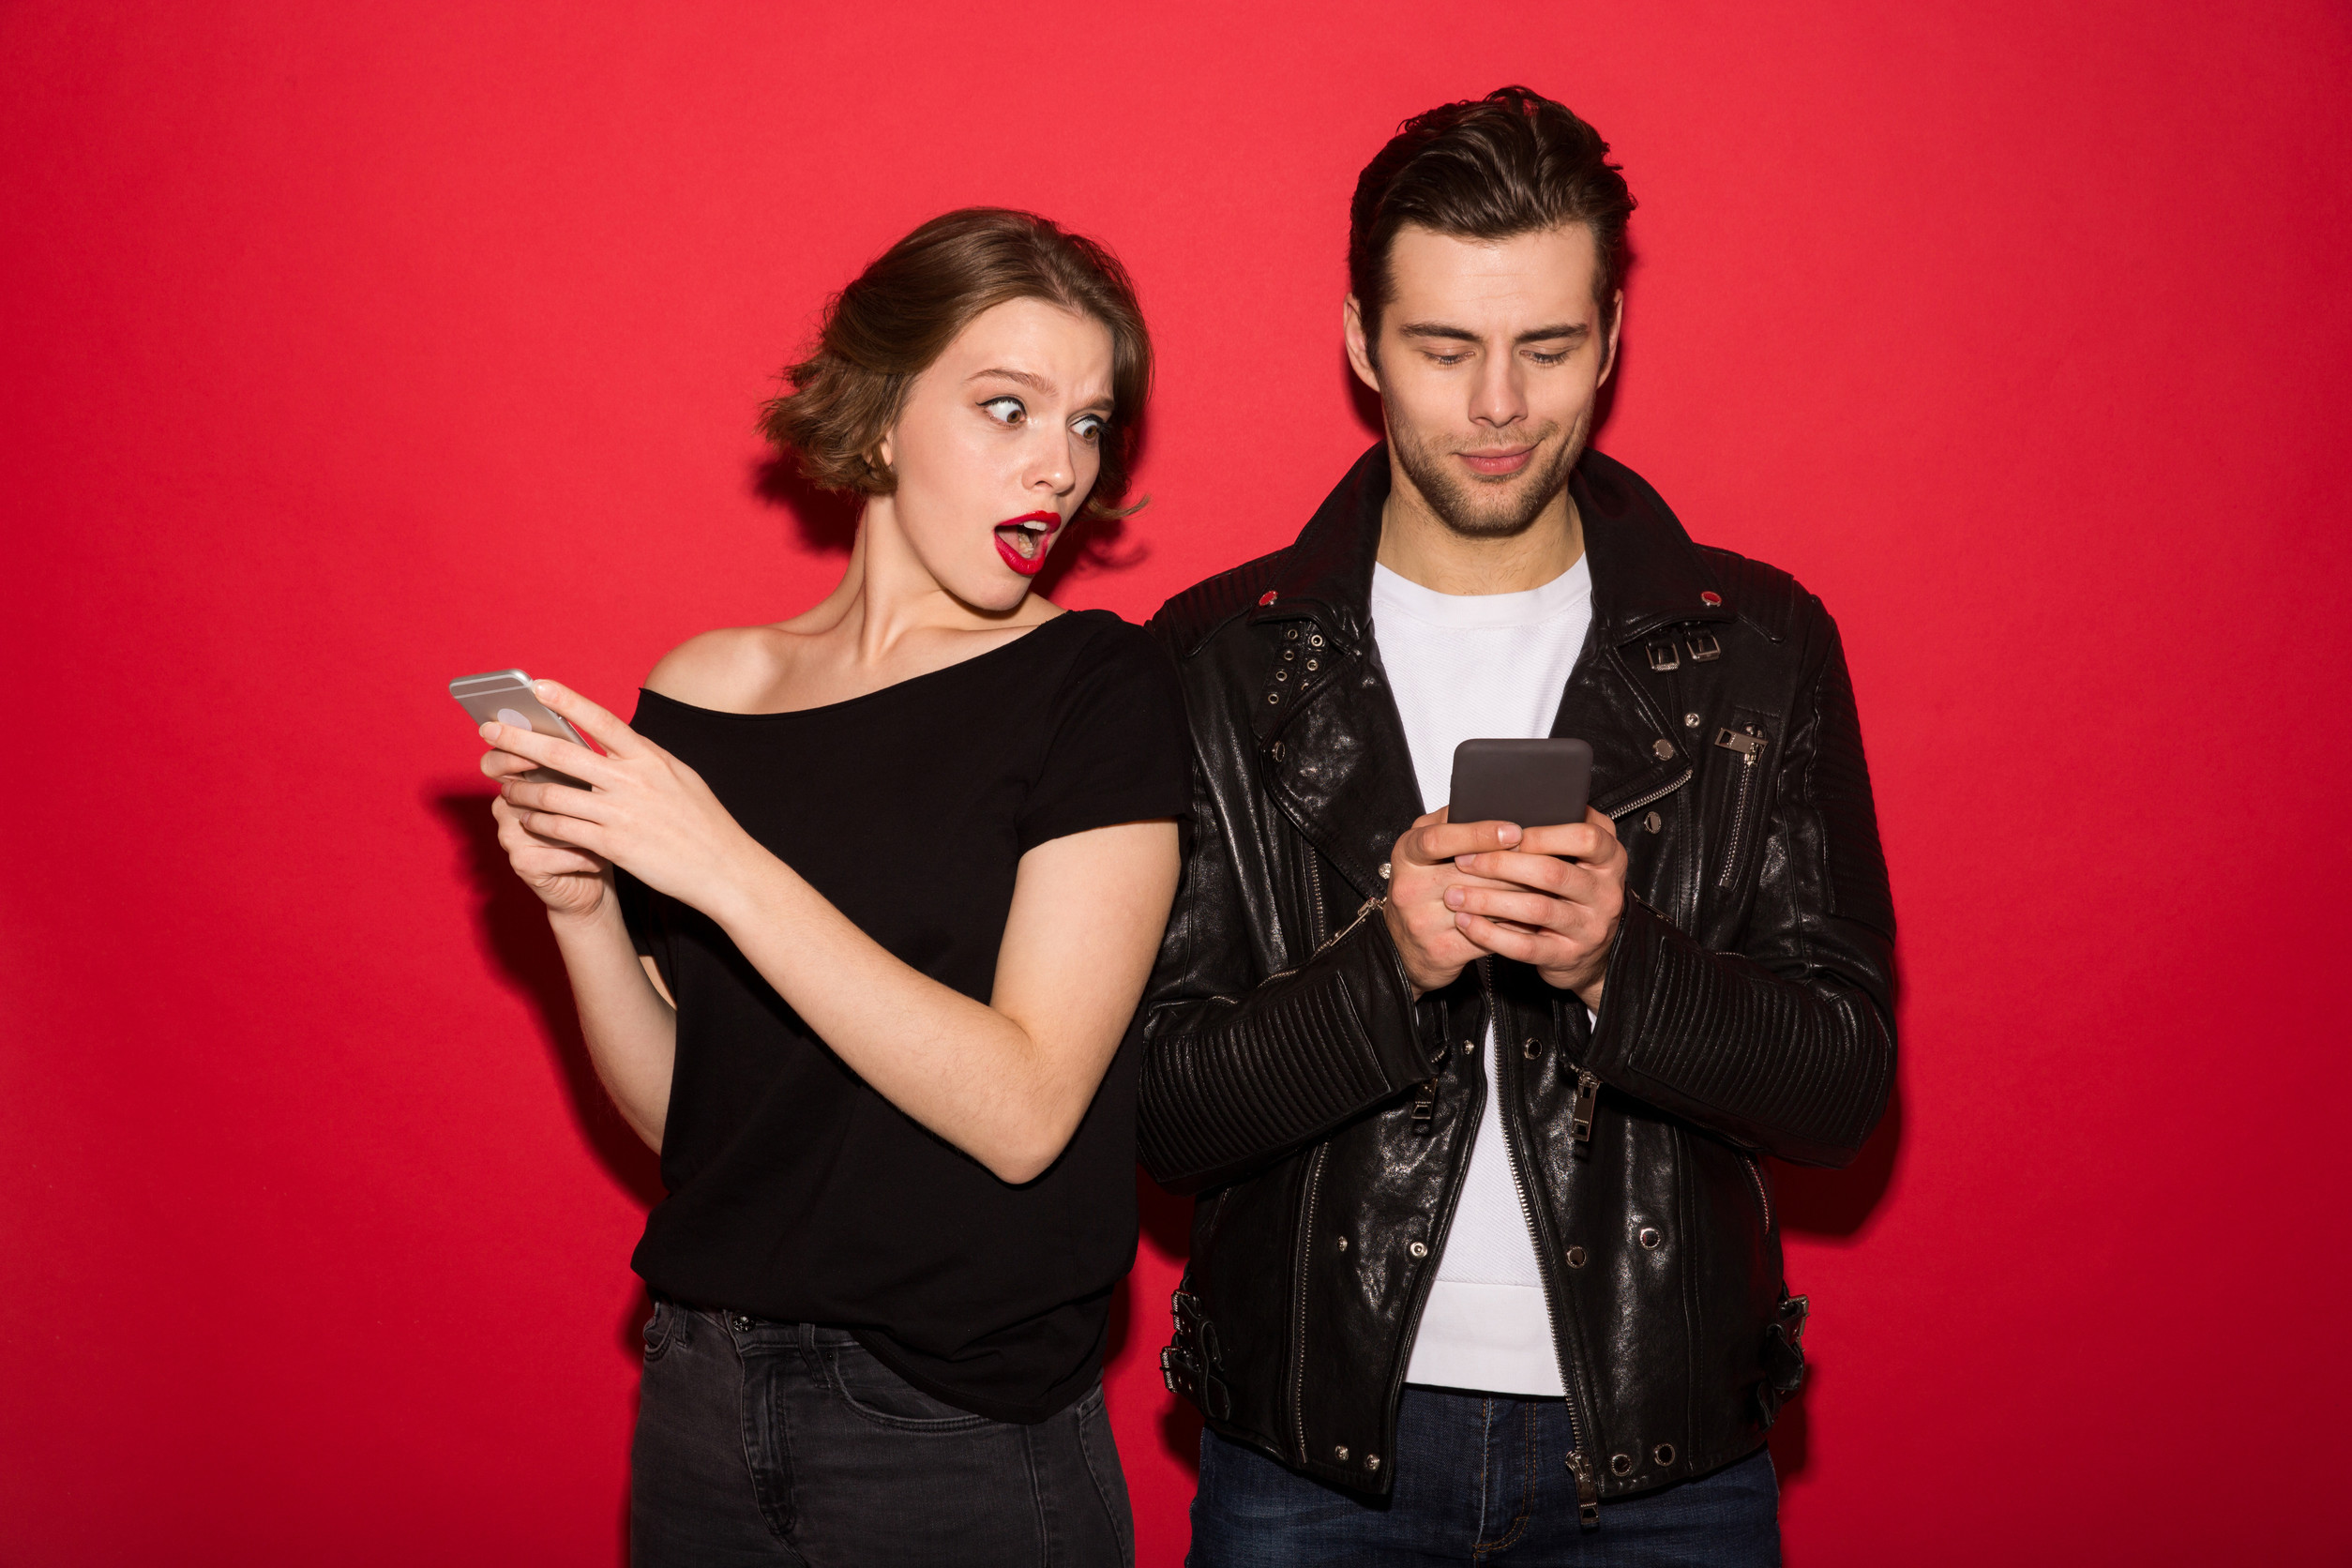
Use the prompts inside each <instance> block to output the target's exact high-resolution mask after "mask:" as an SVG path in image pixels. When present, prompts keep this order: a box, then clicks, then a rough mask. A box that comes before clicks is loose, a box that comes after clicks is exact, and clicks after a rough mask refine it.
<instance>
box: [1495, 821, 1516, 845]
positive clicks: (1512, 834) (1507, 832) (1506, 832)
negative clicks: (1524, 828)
mask: <svg viewBox="0 0 2352 1568" xmlns="http://www.w3.org/2000/svg"><path fill="white" fill-rule="evenodd" d="M1495 837H1498V838H1500V839H1501V840H1502V841H1503V842H1504V843H1506V844H1515V843H1517V842H1518V841H1519V824H1518V823H1516V822H1505V823H1503V824H1502V831H1501V832H1500V833H1499V834H1497V835H1496V836H1495Z"/></svg>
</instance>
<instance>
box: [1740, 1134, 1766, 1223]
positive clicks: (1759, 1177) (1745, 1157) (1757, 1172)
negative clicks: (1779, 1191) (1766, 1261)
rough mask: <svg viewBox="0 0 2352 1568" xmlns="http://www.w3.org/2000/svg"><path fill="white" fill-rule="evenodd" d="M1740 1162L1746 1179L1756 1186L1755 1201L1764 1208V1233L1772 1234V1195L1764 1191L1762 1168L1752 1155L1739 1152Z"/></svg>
mask: <svg viewBox="0 0 2352 1568" xmlns="http://www.w3.org/2000/svg"><path fill="white" fill-rule="evenodd" d="M1740 1162H1741V1164H1742V1165H1744V1166H1746V1167H1747V1168H1748V1179H1749V1180H1751V1181H1753V1182H1754V1183H1755V1184H1756V1201H1757V1202H1758V1203H1760V1204H1762V1205H1763V1206H1764V1233H1765V1234H1766V1235H1767V1236H1769V1235H1771V1234H1772V1194H1771V1193H1770V1192H1768V1191H1766V1190H1765V1186H1764V1167H1763V1166H1762V1164H1760V1163H1759V1162H1758V1161H1757V1160H1756V1156H1755V1155H1754V1154H1751V1153H1747V1152H1746V1151H1745V1150H1742V1151H1741V1153H1740Z"/></svg>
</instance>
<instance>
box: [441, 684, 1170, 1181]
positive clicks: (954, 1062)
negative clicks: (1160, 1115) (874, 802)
mask: <svg viewBox="0 0 2352 1568" xmlns="http://www.w3.org/2000/svg"><path fill="white" fill-rule="evenodd" d="M536 691H537V694H538V696H539V700H540V701H543V702H546V703H547V704H548V705H549V706H550V707H551V708H553V709H555V711H556V712H558V713H560V714H562V715H563V716H565V717H566V718H568V719H570V720H571V721H572V723H573V724H574V725H576V726H578V727H579V728H580V730H581V731H584V732H585V733H587V734H588V735H589V736H590V737H591V738H593V739H594V740H595V741H596V743H597V744H598V745H599V746H603V747H604V748H605V752H606V755H604V756H603V757H598V758H592V759H589V760H587V761H582V759H581V758H580V753H579V749H578V748H577V747H574V746H571V745H570V743H569V742H566V741H559V740H553V739H550V737H547V736H541V735H533V734H529V733H527V732H523V731H511V730H507V729H505V728H504V727H501V726H496V725H490V726H485V727H484V731H483V734H484V738H485V739H488V740H489V741H490V743H491V744H492V745H494V746H500V747H502V748H504V749H506V750H508V751H511V752H513V753H515V754H516V755H519V756H520V757H522V758H524V759H526V760H527V761H530V762H533V763H544V764H548V765H553V766H560V767H561V768H562V769H563V771H565V772H566V773H570V774H573V775H575V776H578V777H580V778H581V779H583V780H585V781H586V782H587V783H589V784H591V785H593V786H595V789H594V791H593V792H589V791H581V790H575V789H570V788H567V787H565V786H563V785H557V784H532V783H524V782H521V781H520V780H516V779H509V780H508V781H507V783H506V785H505V797H506V800H507V802H508V803H509V804H510V805H511V806H512V807H516V808H518V810H519V811H520V818H519V821H520V825H521V826H522V827H524V828H525V829H526V830H528V831H530V832H532V833H533V834H535V835H536V836H538V837H544V838H548V839H550V840H553V841H556V842H559V843H562V844H565V845H568V846H572V847H574V848H575V849H577V850H578V851H580V852H585V853H587V854H590V855H594V856H597V857H600V858H602V859H604V860H609V861H611V862H613V863H615V864H617V865H621V866H625V867H627V868H628V869H629V870H630V871H631V872H632V873H633V874H634V875H636V876H638V877H639V878H641V879H642V880H643V881H644V882H645V883H646V884H647V885H648V886H650V887H653V888H655V889H656V890H658V891H660V892H663V893H666V894H668V895H670V896H671V897H673V898H677V899H679V900H680V901H681V902H683V903H686V904H689V905H692V906H693V907H694V908H696V909H699V910H701V912H703V913H704V914H707V915H709V916H710V917H711V918H712V919H713V920H714V921H716V922H717V924H718V926H719V927H720V928H721V929H723V930H724V931H726V933H727V934H728V936H729V937H730V938H731V939H732V940H733V942H734V943H735V945H736V946H737V947H738V948H739V949H741V950H742V952H743V954H744V956H745V957H746V958H748V959H749V960H750V961H751V963H752V965H753V967H754V968H756V969H758V970H759V971H760V972H761V975H762V976H764V977H765V978H766V980H767V981H768V983H769V984H770V985H772V986H774V987H775V988H776V991H777V993H778V994H780V995H781V996H782V997H783V998H784V1000H785V1001H786V1002H788V1003H791V1004H792V1008H793V1009H794V1010H795V1011H796V1012H798V1013H799V1014H800V1016H801V1018H803V1019H804V1020H805V1021H806V1022H807V1024H808V1026H809V1028H810V1029H811V1030H813V1031H814V1032H815V1033H817V1034H818V1035H819V1036H820V1037H821V1038H822V1039H823V1040H824V1042H825V1043H826V1044H827V1045H828V1046H830V1047H831V1048H833V1049H834V1051H835V1052H836V1053H837V1054H838V1055H839V1056H840V1058H841V1059H842V1061H844V1062H846V1063H848V1064H849V1065H850V1067H851V1069H852V1071H854V1072H855V1073H856V1074H857V1075H858V1076H859V1077H860V1078H864V1079H865V1080H866V1081H867V1083H868V1084H870V1085H871V1086H872V1087H873V1088H874V1090H875V1091H876V1093H880V1094H882V1096H883V1097H884V1098H885V1099H887V1100H889V1101H890V1102H891V1103H892V1104H893V1105H896V1106H897V1107H898V1108H899V1109H901V1110H903V1111H905V1112H906V1113H907V1114H908V1115H910V1116H912V1117H913V1118H914V1119H915V1120H916V1121H918V1122H920V1123H923V1124H924V1125H925V1126H927V1127H928V1128H930V1129H931V1131H933V1132H935V1133H937V1134H938V1135H939V1136H940V1137H942V1138H945V1139H947V1141H948V1142H950V1143H953V1144H954V1145H955V1146H956V1147H957V1148H958V1149H961V1150H962V1151H964V1152H965V1153H968V1154H970V1155H972V1158H974V1159H976V1160H978V1161H980V1162H981V1163H982V1164H983V1165H985V1166H987V1167H988V1168H989V1169H990V1170H991V1171H993V1172H994V1173H995V1174H996V1175H997V1176H998V1177H999V1178H1000V1179H1002V1180H1003V1181H1006V1182H1011V1183H1021V1182H1027V1181H1031V1180H1033V1179H1034V1178H1036V1177H1037V1176H1039V1175H1040V1174H1042V1173H1043V1172H1044V1171H1045V1169H1046V1168H1047V1167H1048V1166H1050V1165H1051V1164H1052V1163H1053V1162H1054V1160H1055V1159H1056V1158H1057V1157H1058V1156H1059V1155H1060V1154H1061V1153H1062V1150H1063V1146H1064V1145H1066V1144H1067V1143H1068V1142H1069V1140H1070V1137H1071V1135H1072V1134H1073V1133H1075V1132H1076V1131H1077V1129H1078V1122H1079V1119H1080V1118H1081V1117H1083V1116H1084V1115H1085V1113H1086V1108H1087V1107H1088V1105H1090V1104H1091V1103H1093V1097H1094V1091H1095V1089H1096V1088H1097V1087H1098V1086H1099V1085H1100V1083H1101V1082H1102V1077H1103V1073H1104V1071H1105V1070H1106V1069H1107V1068H1108V1066H1109V1063H1110V1059H1111V1056H1112V1054H1113V1053H1114V1052H1115V1051H1116V1050H1117V1049H1118V1047H1119V1042H1120V1039H1121V1038H1122V1037H1123V1034H1124V1033H1125V1032H1126V1028H1127V1024H1128V1021H1129V1019H1130V1018H1132V1017H1133V1016H1134V1013H1135V1008H1136V1003H1137V1002H1138V1000H1139V999H1140V998H1141V996H1142V994H1143V983H1144V979H1145V977H1146V976H1147V975H1148V974H1149V972H1150V971H1151V966H1152V958H1153V953H1154V951H1155V950H1156V948H1157V946H1158V943H1159V937H1160V930H1161V927H1163V926H1164V925H1165V924H1166V922H1167V919H1168V905H1169V904H1170V902H1171V901H1172V900H1173V899H1174V897H1175V892H1176V869H1177V865H1176V859H1177V848H1176V825H1175V823H1174V822H1127V823H1123V824H1120V825H1118V826H1115V827H1104V828H1096V829H1094V830H1093V831H1091V832H1087V833H1079V834H1072V835H1070V836H1068V837H1062V838H1055V839H1050V840H1048V841H1047V842H1046V843H1043V844H1040V845H1038V846H1037V847H1036V848H1034V849H1033V850H1031V851H1030V852H1028V853H1027V854H1025V855H1023V856H1022V857H1021V862H1020V868H1019V872H1018V879H1017V881H1016V882H1015V884H1014V892H1013V904H1012V909H1011V912H1010V913H1009V915H1008V917H1007V919H1006V922H1005V927H1004V936H1003V946H1002V947H1001V949H1000V950H999V954H998V959H997V972H996V987H995V990H994V993H993V995H992V996H991V997H990V999H989V1001H988V1003H986V1004H983V1003H978V1002H975V1001H973V1000H972V998H970V997H968V996H965V995H963V994H962V993H961V992H959V991H957V990H956V989H954V988H951V987H948V986H944V985H942V984H940V983H939V982H938V981H936V980H933V979H931V978H930V977H929V976H927V975H926V974H923V973H921V972H919V971H916V970H914V969H912V968H910V967H909V966H908V965H907V964H905V963H903V962H901V961H900V960H899V959H897V957H893V956H892V955H891V954H890V953H889V952H888V951H887V950H886V949H884V948H883V947H882V945H881V944H880V943H878V942H875V941H874V940H873V939H872V938H870V937H868V936H867V935H866V933H865V932H863V931H861V930H859V929H858V928H857V927H856V926H854V925H853V924H852V923H851V922H850V921H849V920H848V919H847V918H846V917H845V916H843V915H842V914H841V912H839V911H838V910H836V909H835V908H834V907H833V906H832V904H831V903H829V902H828V901H826V899H825V898H824V897H822V895H820V894H819V893H818V892H817V891H816V890H815V889H814V888H812V887H810V886H809V885H808V883H807V882H805V881H803V880H802V878H801V877H800V875H799V874H798V873H797V872H795V871H794V870H793V869H792V867H789V866H787V865H785V864H784V863H783V862H782V861H781V860H778V859H777V858H776V856H775V855H774V854H772V853H770V852H768V851H767V850H766V849H765V848H764V847H762V846H761V844H760V843H759V842H758V841H757V840H755V839H753V838H752V837H750V835H748V834H746V832H744V830H743V829H742V827H741V826H740V825H738V824H737V823H736V822H735V821H734V819H733V818H732V817H731V816H730V815H729V814H728V812H727V810H726V808H725V807H723V806H721V805H720V804H719V803H718V800H717V798H716V796H714V795H713V794H712V793H711V792H710V789H709V787H708V786H707V785H705V784H704V783H703V782H702V780H701V777H700V776H697V775H696V774H695V773H694V771H693V770H692V769H691V768H688V767H687V766H686V764H684V763H683V762H680V761H678V760H677V759H676V758H674V757H672V756H671V755H670V754H669V753H668V752H666V751H664V750H663V749H662V748H661V747H659V746H655V745H654V744H653V743H652V742H650V741H648V740H646V739H644V737H642V736H641V735H639V734H637V733H636V732H635V731H632V730H630V729H629V728H628V726H626V724H623V723H622V722H621V721H620V720H619V719H618V718H616V717H614V716H612V715H611V714H609V713H607V712H606V711H605V710H604V709H602V708H599V707H597V706H596V704H595V703H593V702H590V701H587V700H586V699H584V698H581V697H580V696H579V695H577V694H576V693H573V692H570V691H568V690H565V688H564V687H562V686H556V685H555V684H553V683H552V682H540V683H538V685H537V687H536ZM922 830H923V824H921V823H909V824H907V825H906V831H909V832H921V831H922ZM614 924H615V926H616V927H617V925H618V919H617V916H615V919H614ZM623 940H626V938H624V939H623ZM575 984H577V981H576V982H575ZM582 1004H583V1016H584V1008H585V1005H586V999H585V996H584V994H583V999H582ZM672 1030H673V1033H672V1035H671V1039H672V1040H673V1042H674V1024H673V1026H672ZM671 1049H672V1051H673V1052H674V1044H673V1045H672V1047H671ZM663 1078H664V1083H665V1086H666V1082H667V1073H666V1070H665V1073H664V1075H663Z"/></svg>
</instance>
